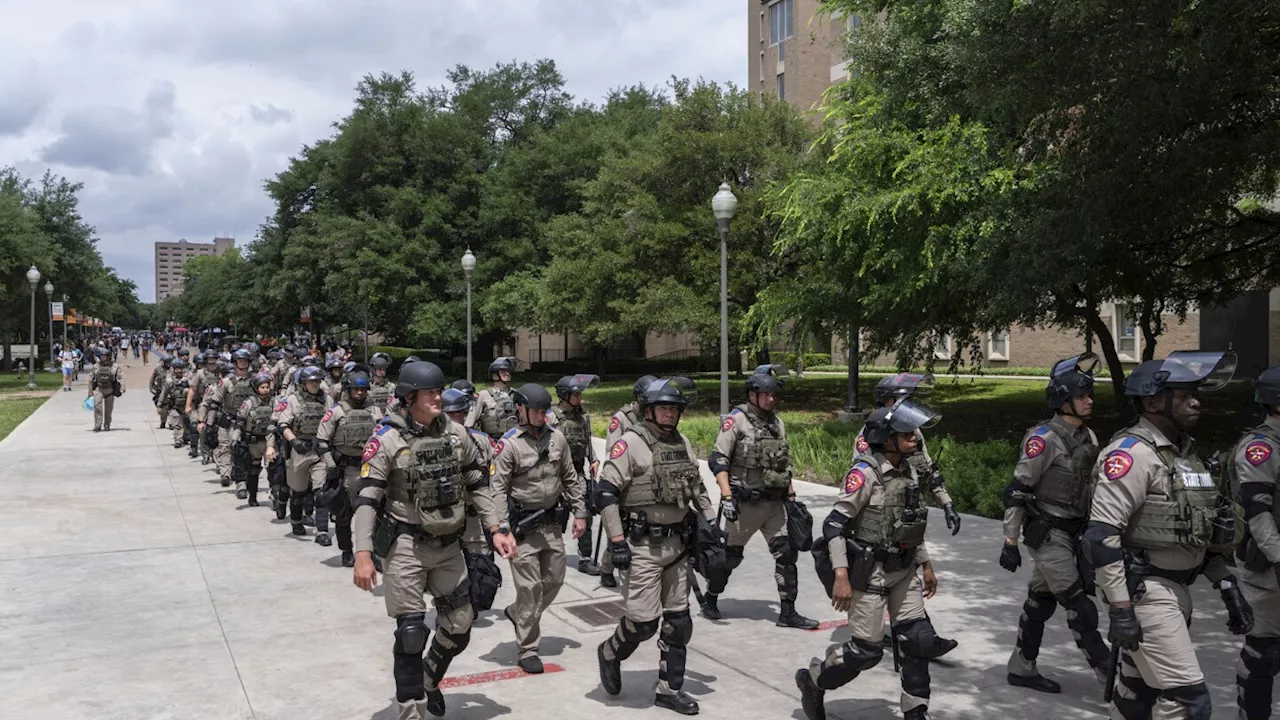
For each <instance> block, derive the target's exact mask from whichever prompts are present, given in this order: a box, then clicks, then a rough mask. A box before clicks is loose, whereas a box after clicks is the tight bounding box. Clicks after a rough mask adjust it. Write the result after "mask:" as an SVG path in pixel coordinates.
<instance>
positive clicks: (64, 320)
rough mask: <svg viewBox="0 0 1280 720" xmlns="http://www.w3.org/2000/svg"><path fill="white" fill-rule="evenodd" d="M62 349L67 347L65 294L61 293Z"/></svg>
mask: <svg viewBox="0 0 1280 720" xmlns="http://www.w3.org/2000/svg"><path fill="white" fill-rule="evenodd" d="M62 349H63V350H66V349H67V294H66V293H62Z"/></svg>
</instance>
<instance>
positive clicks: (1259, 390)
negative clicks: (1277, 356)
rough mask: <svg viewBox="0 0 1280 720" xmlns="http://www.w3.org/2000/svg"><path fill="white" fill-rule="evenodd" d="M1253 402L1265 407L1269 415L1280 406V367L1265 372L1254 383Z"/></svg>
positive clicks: (1270, 368)
mask: <svg viewBox="0 0 1280 720" xmlns="http://www.w3.org/2000/svg"><path fill="white" fill-rule="evenodd" d="M1253 401H1254V402H1256V403H1258V404H1259V405H1262V406H1263V407H1265V408H1266V409H1267V412H1268V413H1270V412H1272V408H1274V407H1275V406H1277V405H1280V366H1277V367H1269V368H1267V369H1266V370H1263V371H1262V374H1260V375H1258V379H1257V380H1254V381H1253Z"/></svg>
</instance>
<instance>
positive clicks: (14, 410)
mask: <svg viewBox="0 0 1280 720" xmlns="http://www.w3.org/2000/svg"><path fill="white" fill-rule="evenodd" d="M45 399H46V398H10V399H8V400H6V399H4V398H0V440H3V439H4V438H5V437H6V436H7V435H8V434H9V433H11V432H13V429H14V428H16V427H18V424H19V423H21V422H22V421H23V420H26V419H27V416H28V415H30V414H31V413H33V412H35V411H36V408H38V407H40V406H41V405H43V404H44V402H45Z"/></svg>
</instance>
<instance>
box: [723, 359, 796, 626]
mask: <svg viewBox="0 0 1280 720" xmlns="http://www.w3.org/2000/svg"><path fill="white" fill-rule="evenodd" d="M780 369H781V366H779V365H761V366H760V367H758V368H756V370H755V372H754V373H752V374H751V376H750V377H748V378H747V382H746V390H747V402H745V403H743V404H742V405H739V406H737V407H736V408H734V409H733V410H732V411H731V412H730V413H729V415H728V416H727V417H725V418H724V421H723V422H722V423H721V424H720V434H719V435H718V436H717V437H716V444H715V449H713V450H712V451H711V456H710V459H709V460H708V461H707V464H708V465H709V466H710V467H711V472H713V473H715V476H716V484H717V485H719V487H720V510H721V512H722V513H723V514H724V518H725V520H727V521H728V527H727V528H726V530H727V531H728V534H729V542H728V547H727V548H726V551H727V555H728V568H727V570H728V571H727V572H726V573H724V575H723V576H722V577H721V578H719V579H717V580H716V581H715V582H711V583H708V587H707V594H706V595H705V596H703V601H702V615H703V617H706V618H707V619H709V620H719V619H720V608H719V607H718V606H717V601H718V600H719V596H720V593H722V592H724V586H725V583H727V582H728V580H729V576H730V574H732V573H733V571H734V569H735V568H737V567H738V566H739V565H741V564H742V557H743V551H744V550H745V549H746V544H747V543H748V542H749V541H750V540H751V538H753V537H755V534H756V533H760V535H761V536H763V537H764V539H765V542H767V543H768V544H769V553H770V554H771V555H773V577H774V580H775V581H776V582H777V585H778V598H779V601H780V605H781V609H780V610H779V612H778V620H777V623H776V624H777V625H778V626H779V627H792V628H800V629H801V630H813V629H815V628H817V627H818V622H817V621H816V620H811V619H809V618H807V617H805V616H803V615H801V614H800V613H798V612H796V595H797V593H798V592H799V573H798V571H797V570H796V560H797V555H798V550H797V549H796V548H795V547H793V546H792V544H791V540H790V537H789V536H788V534H787V509H786V505H785V501H786V500H787V499H788V498H790V499H793V500H794V499H795V496H796V491H795V488H793V487H792V486H791V448H790V446H789V445H788V444H787V433H786V430H785V428H783V425H782V418H780V417H778V414H777V413H776V412H774V409H775V408H776V407H777V404H778V395H779V393H780V392H781V391H782V383H783V381H782V379H780V378H778V377H777V376H776V375H775V373H776V372H778V370H780Z"/></svg>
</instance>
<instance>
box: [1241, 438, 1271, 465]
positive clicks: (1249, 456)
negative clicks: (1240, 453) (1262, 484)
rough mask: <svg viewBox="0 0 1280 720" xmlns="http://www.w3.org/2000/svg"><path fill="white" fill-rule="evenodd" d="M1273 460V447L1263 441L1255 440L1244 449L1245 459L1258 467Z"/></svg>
mask: <svg viewBox="0 0 1280 720" xmlns="http://www.w3.org/2000/svg"><path fill="white" fill-rule="evenodd" d="M1270 458H1271V446H1270V445H1268V444H1267V443H1265V442H1263V441H1261V440H1254V441H1253V442H1251V443H1249V446H1248V447H1246V448H1245V449H1244V459H1245V460H1248V461H1249V464H1250V465H1252V466H1254V467H1257V466H1259V465H1261V464H1262V463H1264V462H1266V461H1267V460H1268V459H1270Z"/></svg>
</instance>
